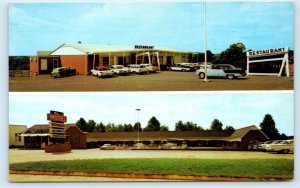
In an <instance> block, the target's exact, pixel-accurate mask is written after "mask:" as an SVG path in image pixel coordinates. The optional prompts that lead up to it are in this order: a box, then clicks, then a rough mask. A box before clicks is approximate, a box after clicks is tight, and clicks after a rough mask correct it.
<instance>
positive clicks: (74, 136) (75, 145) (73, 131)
mask: <svg viewBox="0 0 300 188" xmlns="http://www.w3.org/2000/svg"><path fill="white" fill-rule="evenodd" d="M66 134H67V135H68V136H69V140H70V143H71V147H72V149H86V133H83V132H82V131H81V130H80V129H79V128H77V127H75V126H72V127H69V128H68V129H67V130H66Z"/></svg>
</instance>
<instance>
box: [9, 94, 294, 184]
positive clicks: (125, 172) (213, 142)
mask: <svg viewBox="0 0 300 188" xmlns="http://www.w3.org/2000/svg"><path fill="white" fill-rule="evenodd" d="M8 148H9V149H8V154H9V172H8V173H9V181H10V182H97V181H99V182H101V181H106V182H107V181H108V182H111V181H290V180H292V179H293V178H294V93H293V92H292V91H285V92H274V91H273V92H178V93H177V92H168V93H157V92H154V93H153V92H150V93H147V92H134V93H132V92H131V93H130V92H128V93H127V92H125V93H110V92H103V93H99V92H95V93H93V92H88V93H87V92H82V93H72V92H67V93H64V92H38V93H30V92H24V93H22V92H18V93H14V92H10V93H9V147H8Z"/></svg>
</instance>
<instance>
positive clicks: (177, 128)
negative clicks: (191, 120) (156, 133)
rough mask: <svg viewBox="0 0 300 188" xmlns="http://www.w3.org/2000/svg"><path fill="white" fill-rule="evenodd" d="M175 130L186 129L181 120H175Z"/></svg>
mask: <svg viewBox="0 0 300 188" xmlns="http://www.w3.org/2000/svg"><path fill="white" fill-rule="evenodd" d="M175 131H186V130H185V126H184V124H183V122H182V121H181V120H179V121H177V122H176V124H175Z"/></svg>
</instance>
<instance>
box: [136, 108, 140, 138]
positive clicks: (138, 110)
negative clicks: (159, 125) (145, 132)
mask: <svg viewBox="0 0 300 188" xmlns="http://www.w3.org/2000/svg"><path fill="white" fill-rule="evenodd" d="M135 111H136V112H137V123H138V124H137V125H138V131H137V141H138V143H140V122H139V112H140V111H141V109H139V108H137V109H135Z"/></svg>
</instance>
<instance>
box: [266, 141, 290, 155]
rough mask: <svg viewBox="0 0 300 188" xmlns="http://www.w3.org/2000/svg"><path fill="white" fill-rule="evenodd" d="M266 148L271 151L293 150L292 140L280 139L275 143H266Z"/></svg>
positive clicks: (285, 151)
mask: <svg viewBox="0 0 300 188" xmlns="http://www.w3.org/2000/svg"><path fill="white" fill-rule="evenodd" d="M266 150H267V151H271V152H278V153H281V152H282V153H284V154H287V153H289V152H294V140H281V141H280V142H278V143H276V144H267V145H266Z"/></svg>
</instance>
